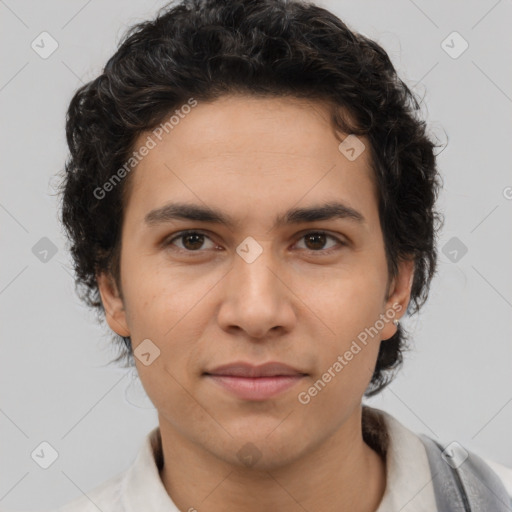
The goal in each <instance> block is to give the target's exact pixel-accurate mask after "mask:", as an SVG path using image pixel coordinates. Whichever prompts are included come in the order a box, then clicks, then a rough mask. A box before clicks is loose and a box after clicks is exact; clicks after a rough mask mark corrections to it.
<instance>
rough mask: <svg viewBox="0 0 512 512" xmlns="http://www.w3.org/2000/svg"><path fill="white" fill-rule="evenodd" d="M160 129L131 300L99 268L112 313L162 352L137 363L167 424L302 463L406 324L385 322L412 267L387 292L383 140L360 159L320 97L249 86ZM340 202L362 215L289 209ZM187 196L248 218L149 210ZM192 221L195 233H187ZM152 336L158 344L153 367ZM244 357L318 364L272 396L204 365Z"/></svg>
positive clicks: (216, 442) (142, 198) (265, 458)
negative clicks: (313, 214) (272, 93)
mask: <svg viewBox="0 0 512 512" xmlns="http://www.w3.org/2000/svg"><path fill="white" fill-rule="evenodd" d="M170 115H171V114H170ZM148 135H151V132H148V133H145V134H143V135H141V136H140V138H139V140H138V141H137V143H136V144H135V146H134V149H135V150H137V148H139V147H141V146H142V145H143V144H144V143H146V141H147V137H148ZM152 137H153V139H155V141H156V142H157V145H156V147H154V148H153V149H151V150H150V151H149V153H148V154H147V156H145V157H144V158H143V159H142V161H141V162H140V163H139V164H138V166H137V168H136V170H134V171H132V172H133V173H134V174H133V176H132V179H133V183H132V189H131V190H132V191H131V195H130V197H129V200H128V203H127V206H126V211H125V218H124V222H123V229H122V251H121V287H122V292H123V298H124V302H123V301H121V299H119V298H118V297H116V296H115V293H114V294H112V293H111V290H110V289H109V288H108V286H107V284H106V282H107V281H106V280H104V279H103V278H101V280H100V290H101V293H102V299H103V303H104V305H105V307H106V309H107V320H108V321H109V324H110V326H111V328H112V329H114V330H115V331H116V332H117V333H118V334H121V335H125V336H126V335H129V336H131V339H132V345H133V348H134V350H135V351H136V353H137V347H138V346H139V345H140V344H141V342H143V340H151V343H150V344H149V345H147V347H149V348H148V349H147V350H144V351H143V352H148V353H150V354H151V355H150V356H147V355H146V356H144V357H142V361H141V360H140V359H138V358H137V357H136V358H135V360H136V364H137V370H138V372H139V375H140V378H141V381H142V383H143V386H144V388H145V390H146V392H147V393H148V396H149V397H150V399H151V400H152V402H153V404H154V405H155V407H156V408H157V410H158V414H159V420H160V426H161V428H162V429H166V430H168V431H172V432H173V433H174V434H175V435H177V436H180V437H181V438H182V439H184V440H186V441H188V442H190V443H191V444H193V445H194V446H196V447H200V448H202V449H203V450H206V451H207V452H209V453H210V454H212V455H214V456H215V457H217V458H220V459H221V460H225V461H226V462H229V463H235V464H240V463H241V457H240V453H239V450H240V449H241V448H242V447H243V446H244V445H246V444H247V443H252V444H253V445H254V446H255V447H256V448H254V447H252V445H247V446H251V448H247V446H246V447H245V448H244V449H245V450H249V451H250V450H255V449H257V450H258V456H260V455H261V464H263V466H264V467H267V468H271V467H275V466H276V465H279V464H284V463H286V462H291V461H293V460H294V459H296V458H298V457H300V456H301V455H302V454H305V453H307V452H308V451H311V450H312V449H313V448H314V447H315V446H318V445H319V444H320V443H322V442H323V441H325V440H326V439H328V438H329V436H331V435H333V434H334V433H335V432H336V431H338V430H339V429H340V428H342V427H343V425H344V424H347V422H349V420H350V418H351V417H355V416H354V415H355V411H357V410H358V408H359V406H360V403H361V398H362V395H363V393H364V391H365V389H366V388H367V386H368V383H369V381H370V379H371V376H372V373H373V370H374V367H375V362H376V358H377V354H378V350H379V344H380V340H381V339H387V338H389V337H390V336H391V335H392V334H394V332H395V331H396V327H395V326H394V325H393V323H392V318H393V316H391V315H388V317H386V321H385V322H382V321H381V322H377V321H378V320H379V318H381V319H382V316H380V315H381V314H385V313H386V311H389V310H392V311H393V306H392V305H393V303H397V302H399V303H400V304H401V305H402V307H403V311H402V313H401V314H397V315H396V318H398V317H399V316H401V315H402V314H403V312H404V311H405V307H406V305H407V301H408V298H409V296H408V290H409V288H408V287H409V285H410V276H411V273H410V272H411V271H412V267H407V268H405V267H401V269H402V273H401V275H402V280H401V281H398V280H397V281H393V282H392V283H391V286H390V288H389V290H388V286H387V285H388V273H387V266H386V258H385V250H384V240H383V236H382V232H381V228H380V222H379V215H378V209H377V208H378V206H377V196H376V193H375V188H374V184H373V181H372V176H371V171H370V166H369V162H370V160H369V157H370V154H369V153H370V152H369V145H368V144H369V143H368V141H367V140H366V139H364V138H359V140H360V142H363V143H364V144H365V145H366V150H364V151H363V152H362V154H360V155H359V156H358V157H357V158H356V159H355V160H354V159H353V158H347V155H348V156H350V157H352V156H353V155H352V152H351V151H350V150H349V151H348V152H347V151H345V152H342V151H340V149H339V148H338V146H339V143H340V140H341V138H340V140H337V138H336V137H335V135H334V133H333V130H332V127H331V125H330V122H329V113H328V110H327V109H326V108H325V107H324V106H322V105H321V104H319V103H305V102H299V101H298V100H291V99H288V100H283V99H276V98H266V99H262V98H254V97H242V96H230V97H224V98H222V99H220V100H217V101H215V102H213V103H209V104H206V103H199V104H198V105H197V106H196V107H194V108H193V109H191V112H190V113H189V114H187V115H186V116H184V118H183V119H180V121H179V123H178V124H176V125H175V126H174V128H173V129H172V131H170V133H169V134H168V135H165V137H163V138H162V141H158V139H157V138H155V136H154V135H152ZM105 200H108V197H107V198H106V199H105ZM334 202H336V203H341V204H343V205H345V206H346V207H347V208H351V209H353V210H355V211H356V212H358V213H359V214H360V216H361V218H360V219H357V218H355V216H345V217H343V216H341V217H333V218H330V219H326V220H315V221H308V220H307V219H305V218H302V220H301V221H300V222H291V223H288V222H286V220H287V219H286V216H285V213H286V212H287V211H288V210H292V209H308V208H312V207H322V206H323V205H326V204H327V203H334ZM174 203H187V204H190V205H194V206H197V207H199V208H204V207H208V208H210V209H212V210H218V211H220V212H222V214H223V215H225V216H226V217H229V218H230V219H232V220H233V222H234V225H233V226H228V225H226V224H223V223H215V222H205V221H198V220H186V219H174V220H173V219H168V220H167V221H164V220H163V219H162V218H161V217H162V216H161V215H160V216H158V215H155V214H153V215H151V217H152V218H153V222H147V221H146V218H147V216H148V214H149V213H150V212H152V211H154V210H158V209H161V208H162V207H164V206H166V205H170V204H174ZM276 218H281V219H282V220H283V222H282V223H281V224H279V225H276V226H274V222H275V220H276ZM184 230H191V231H194V232H197V233H196V234H195V235H194V234H192V235H189V236H188V237H187V236H185V237H181V238H178V234H179V232H182V231H184ZM318 232H320V233H318ZM315 233H316V235H315ZM172 239H174V240H172ZM404 283H405V284H404ZM388 291H389V292H390V293H392V295H391V296H390V297H389V298H388V297H387V292H388ZM393 292H394V293H393ZM386 299H388V300H386ZM395 309H396V306H395ZM396 311H398V310H397V309H396ZM382 323H384V326H383V327H382ZM375 326H377V328H379V333H378V334H377V335H375V334H373V335H371V336H369V335H368V334H367V342H366V344H363V343H362V342H361V341H358V340H361V339H362V338H364V336H363V337H361V333H362V332H364V331H365V328H366V329H370V328H372V327H373V329H374V330H373V331H371V332H372V333H374V332H375ZM366 332H367V333H368V331H366ZM358 336H359V338H358ZM354 341H356V342H357V345H358V346H359V347H360V350H359V351H357V349H355V348H354V345H353V342H354ZM145 343H146V344H147V343H148V342H147V341H146V342H145ZM384 343H385V341H384ZM154 346H156V347H158V349H159V351H160V355H159V356H158V357H156V359H154V360H153V361H152V362H151V364H148V365H146V364H144V362H147V361H148V360H151V359H153V357H154V352H153V351H154V350H155V349H154ZM351 347H352V349H351ZM347 351H352V354H353V357H351V358H350V360H347V358H345V357H344V358H343V361H344V364H342V369H341V370H339V366H336V365H335V363H336V362H337V361H338V363H339V364H341V363H340V360H339V359H338V356H344V354H345V353H346V352H347ZM238 362H245V363H250V364H252V365H261V364H263V363H267V362H279V363H284V364H286V365H289V366H291V367H293V368H295V369H297V370H298V371H299V372H300V373H302V374H305V375H303V376H302V377H297V378H295V379H293V380H292V379H289V382H290V385H289V386H288V387H287V388H286V389H284V390H282V391H281V392H275V393H274V394H273V395H272V394H269V395H265V394H264V393H263V394H261V393H260V394H259V395H257V394H254V393H253V394H250V392H248V393H249V394H247V393H245V394H243V393H242V395H240V394H237V393H235V392H234V391H233V390H231V389H228V388H226V387H224V386H223V385H221V384H220V383H219V381H218V380H217V379H215V378H212V377H211V376H208V375H205V373H206V372H209V371H210V372H211V371H212V370H213V369H215V368H216V367H218V366H221V365H226V364H229V363H238ZM329 369H331V372H330V375H331V378H330V379H328V377H325V374H326V372H328V370H329ZM277 379H279V377H276V378H274V381H276V380H277ZM228 380H229V379H228ZM319 380H321V381H322V382H323V383H324V385H321V384H320V385H319V384H318V383H317V382H318V381H319ZM326 381H327V382H326ZM245 382H247V381H245ZM315 383H317V388H316V389H317V392H316V393H315V392H314V391H308V390H310V388H311V387H312V386H314V384H315ZM274 384H275V382H274V383H272V382H271V383H270V384H269V386H272V385H274ZM308 397H309V399H308ZM242 453H243V451H242Z"/></svg>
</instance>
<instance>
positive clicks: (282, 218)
mask: <svg viewBox="0 0 512 512" xmlns="http://www.w3.org/2000/svg"><path fill="white" fill-rule="evenodd" d="M175 219H179V220H194V221H198V222H211V223H214V224H224V225H226V226H227V227H228V228H229V229H233V228H234V227H235V226H236V225H237V223H236V222H235V221H234V220H233V218H232V217H230V216H229V215H227V214H225V213H223V212H222V211H220V210H217V209H213V208H210V207H208V206H201V205H196V204H190V203H169V204H166V205H164V206H162V207H161V208H157V209H155V210H151V211H150V212H149V213H148V214H147V215H146V216H145V218H144V221H145V223H146V224H148V225H150V226H154V225H157V224H162V223H165V222H169V221H172V220H175ZM330 219H348V220H353V221H356V222H360V223H365V222H366V219H365V218H364V216H363V214H362V213H360V212H358V211H357V210H354V208H351V207H350V206H347V205H344V204H343V203H339V202H329V203H326V204H322V205H315V206H309V207H305V208H291V209H290V210H288V211H286V212H285V213H284V214H282V215H278V216H277V217H276V219H275V221H274V225H273V227H272V229H275V228H276V227H280V226H283V225H286V224H300V223H303V222H315V221H319V220H330Z"/></svg>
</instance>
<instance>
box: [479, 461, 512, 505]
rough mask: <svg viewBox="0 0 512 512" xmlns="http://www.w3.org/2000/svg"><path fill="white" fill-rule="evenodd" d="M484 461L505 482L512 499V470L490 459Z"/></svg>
mask: <svg viewBox="0 0 512 512" xmlns="http://www.w3.org/2000/svg"><path fill="white" fill-rule="evenodd" d="M483 461H484V462H485V463H486V464H487V465H488V466H489V467H490V468H491V469H492V470H493V471H494V472H495V473H496V474H497V475H498V478H499V479H500V480H501V481H502V482H503V485H504V486H505V489H506V490H507V493H508V494H509V496H510V497H511V498H512V468H509V467H507V466H503V465H502V464H499V463H498V462H494V461H492V460H489V459H483Z"/></svg>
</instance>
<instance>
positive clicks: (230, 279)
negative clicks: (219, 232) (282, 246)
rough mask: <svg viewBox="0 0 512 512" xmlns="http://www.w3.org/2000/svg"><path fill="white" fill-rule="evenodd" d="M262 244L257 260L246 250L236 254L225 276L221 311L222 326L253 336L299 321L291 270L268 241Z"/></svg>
mask: <svg viewBox="0 0 512 512" xmlns="http://www.w3.org/2000/svg"><path fill="white" fill-rule="evenodd" d="M258 245H259V247H261V249H262V251H261V253H260V254H259V255H258V256H257V257H256V259H254V260H252V258H251V257H248V258H246V257H245V255H244V254H243V253H241V254H242V256H240V255H239V254H238V253H237V254H236V255H235V258H234V263H233V267H232V269H231V271H230V272H229V273H228V274H227V275H226V278H225V279H224V280H223V288H222V303H221V306H220V309H219V312H218V322H219V324H220V326H221V327H222V329H224V330H226V331H231V332H233V331H236V330H238V331H243V332H245V334H246V335H247V337H249V338H251V339H253V340H261V339H263V338H265V339H267V338H269V337H275V336H276V335H282V334H283V333H286V332H289V331H291V330H292V329H293V326H294V324H295V321H296V314H295V310H294V307H293V300H294V294H293V293H292V290H293V283H292V282H291V280H292V279H291V274H290V273H288V272H286V271H285V269H284V264H283V262H279V261H277V257H275V256H274V255H273V253H272V250H271V248H270V246H269V245H268V244H263V243H262V242H259V243H258ZM261 249H259V250H258V252H259V251H260V250H261ZM250 250H254V247H251V248H250Z"/></svg>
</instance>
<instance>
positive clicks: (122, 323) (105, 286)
mask: <svg viewBox="0 0 512 512" xmlns="http://www.w3.org/2000/svg"><path fill="white" fill-rule="evenodd" d="M96 282H97V283H98V290H99V292H100V296H101V302H102V304H103V307H104V308H105V318H106V320H107V323H108V325H109V326H110V328H111V329H112V330H113V331H114V332H116V333H117V334H119V336H130V330H129V329H128V324H127V322H126V312H125V309H124V302H123V299H122V298H121V295H120V293H119V291H118V289H117V286H116V284H115V282H114V279H113V278H112V276H111V275H110V274H107V273H105V272H102V273H101V274H97V275H96Z"/></svg>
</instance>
